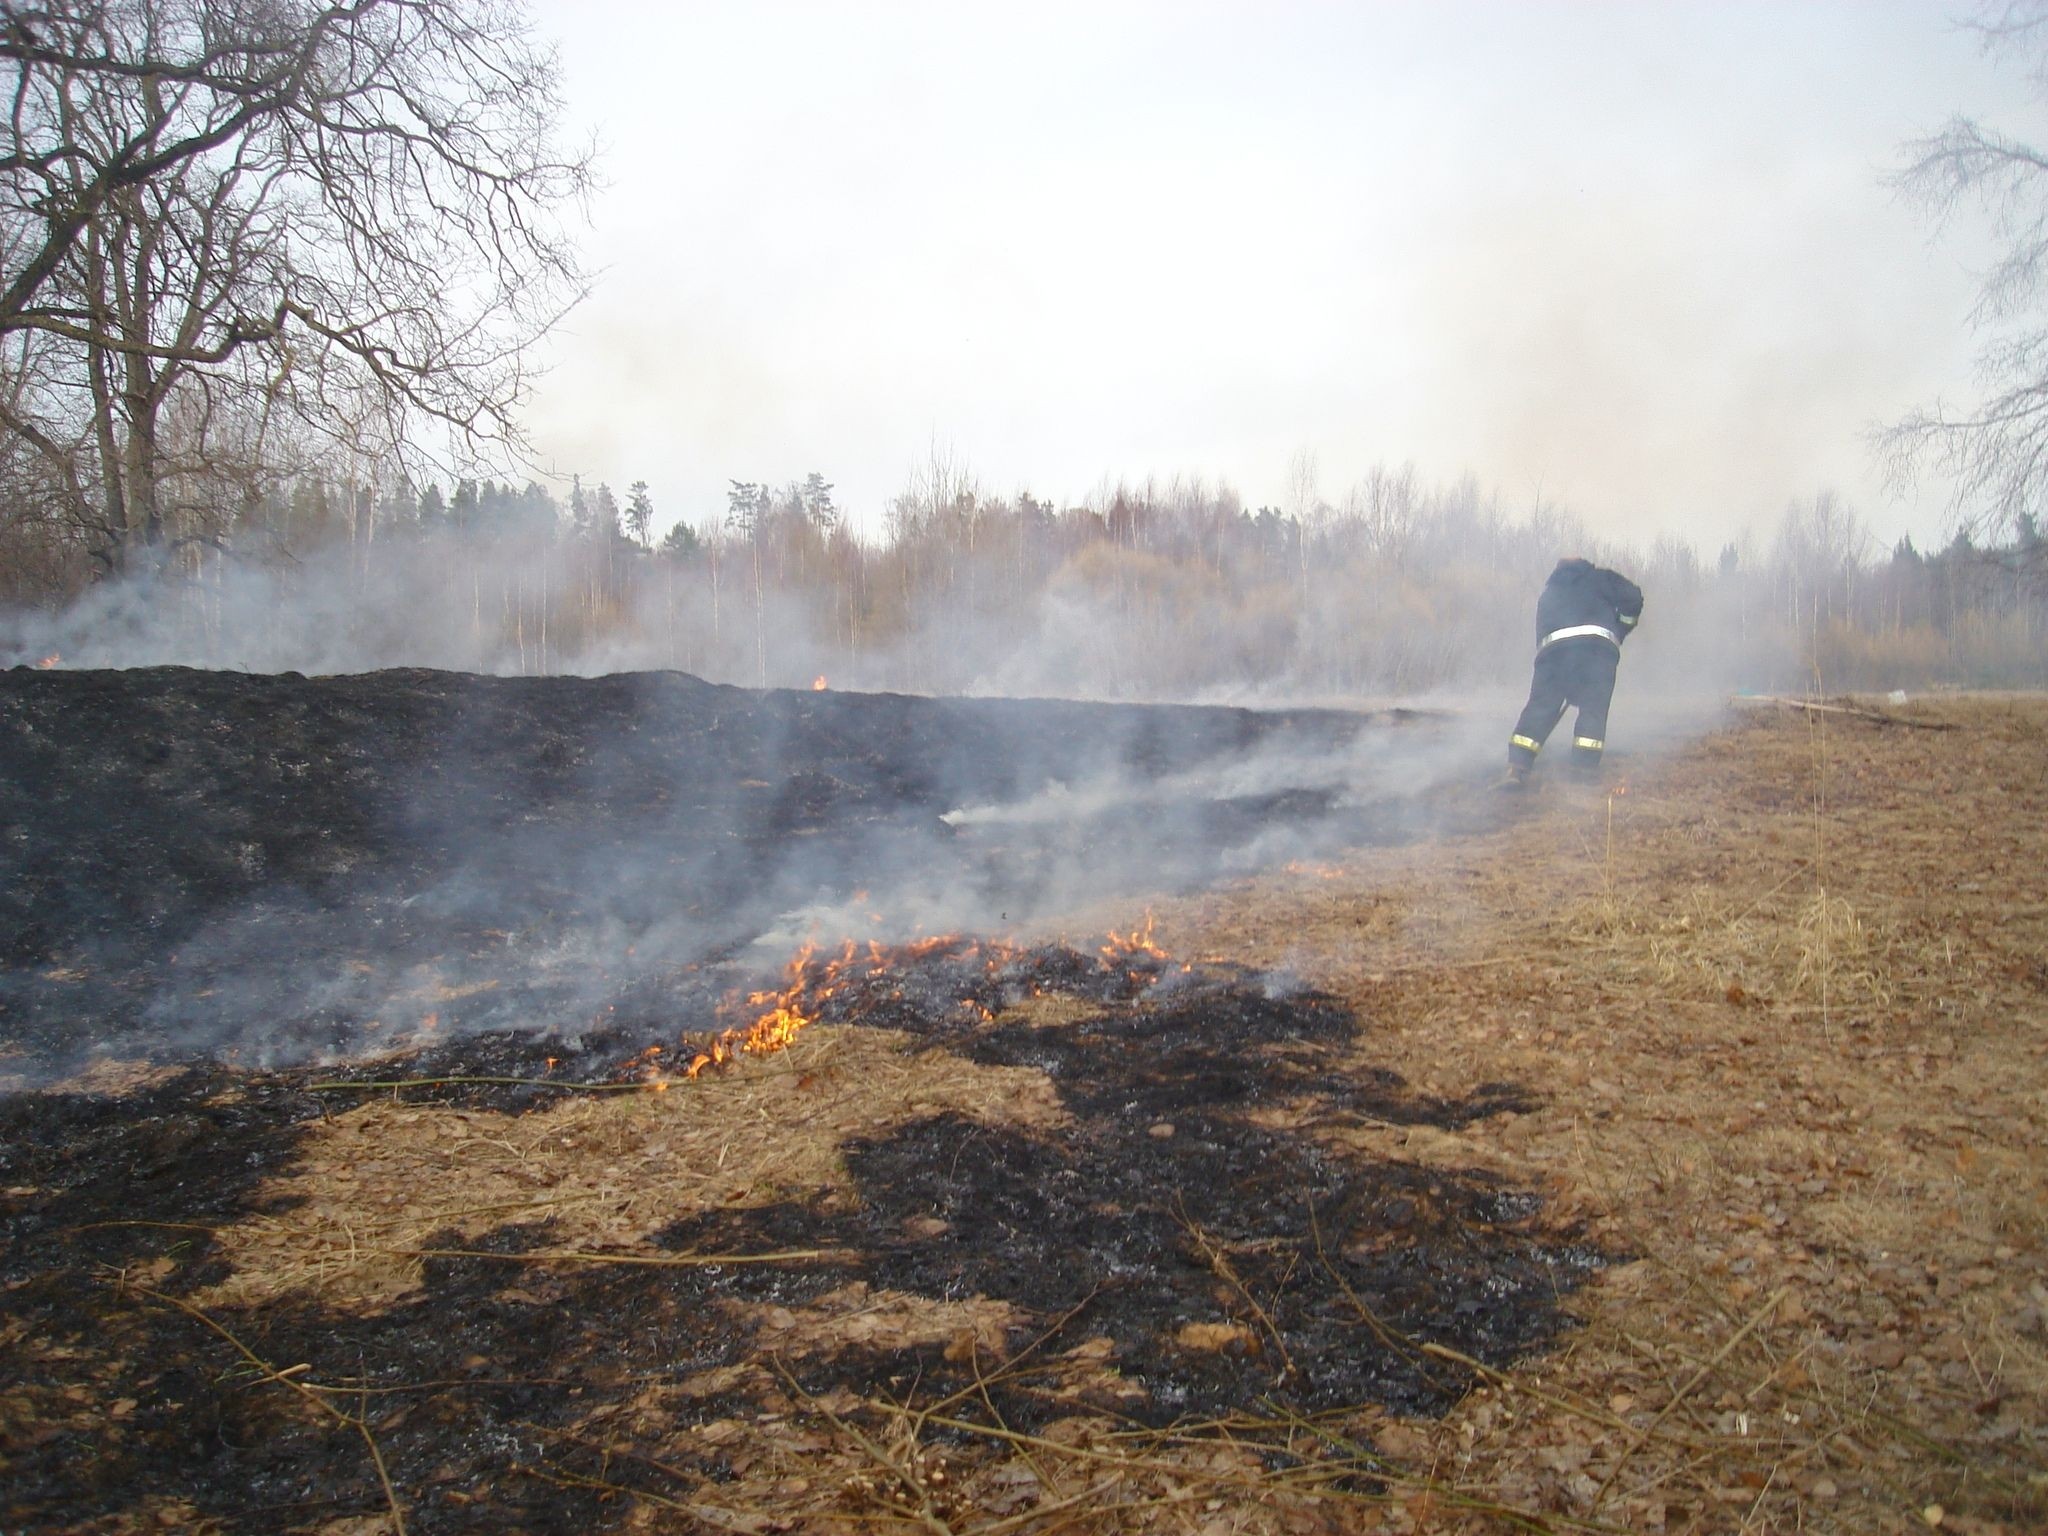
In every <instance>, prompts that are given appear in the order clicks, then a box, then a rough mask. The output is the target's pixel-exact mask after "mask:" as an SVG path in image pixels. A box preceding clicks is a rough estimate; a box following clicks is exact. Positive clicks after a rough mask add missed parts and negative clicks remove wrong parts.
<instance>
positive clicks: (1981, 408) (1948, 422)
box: [1878, 0, 2048, 537]
mask: <svg viewBox="0 0 2048 1536" xmlns="http://www.w3.org/2000/svg"><path fill="white" fill-rule="evenodd" d="M1964 25H1966V26H1968V27H1969V28H1970V29H1971V30H1973V31H1975V32H1976V33H1977V34H1978V36H1979V38H1980V39H1981V41H1982V44H1983V47H1984V49H1985V51H1986V52H1987V53H1990V54H1994V55H2002V56H2006V57H2010V58H2013V59H2015V60H2017V61H2022V62H2024V63H2025V64H2026V66H2027V68H2028V72H2029V74H2030V76H2031V78H2032V80H2033V82H2034V85H2035V88H2036V90H2037V91H2038V92H2040V93H2041V94H2043V95H2044V96H2048V0H2000V3H1997V4H1994V5H1987V6H1986V7H1985V8H1984V9H1983V10H1982V11H1981V12H1980V14H1979V16H1978V17H1977V18H1976V19H1975V20H1972V21H1968V22H1965V23H1964ZM1890 180H1891V183H1892V185H1893V186H1894V187H1896V188H1897V189H1898V190H1899V191H1901V192H1902V193H1903V194H1904V195H1906V196H1907V197H1909V198H1911V199H1913V200H1914V201H1915V202H1917V203H1919V204H1920V205H1921V206H1922V207H1924V208H1925V209H1926V210H1927V211H1928V212H1929V214H1930V215H1931V216H1932V217H1933V218H1934V219H1935V220H1936V222H1937V224H1940V223H1945V222H1946V221H1947V220H1948V219H1950V218H1951V217H1953V216H1954V215H1956V214H1957V213H1958V212H1959V211H1961V210H1962V209H1964V208H1968V207H1974V208H1979V209H1981V210H1983V211H1984V212H1986V213H1988V214H1989V216H1990V218H1991V220H1992V224H1993V228H1994V229H1995V231H1996V234H1997V237H1998V239H1999V241H2000V242H2001V245H2002V249H2001V252H2000V255H1999V257H1998V259H1997V260H1996V261H1995V262H1994V263H1993V265H1992V266H1991V268H1990V270H1989V271H1988V272H1986V273H1985V274H1984V277H1983V281H1982V283H1981V285H1980V287H1979V290H1978V296H1977V302H1976V304H1975V306H1974V307H1973V308H1972V310H1971V312H1970V325H1971V328H1972V329H1973V330H1974V331H1975V332H1976V333H1977V334H1978V336H1979V337H1980V338H1981V342H1982V344H1981V346H1980V349H1979V351H1978V354H1977V378H1978V384H1979V390H1980V398H1979V399H1978V400H1977V401H1976V402H1975V403H1974V404H1971V405H1968V406H1965V407H1960V408H1956V407H1951V406H1949V405H1947V404H1945V403H1943V402H1940V401H1937V402H1935V403H1934V404H1933V405H1931V406H1927V407H1923V408H1921V409H1919V410H1916V411H1914V412H1912V413H1911V414H1909V415H1908V416H1906V417H1905V418H1903V419H1902V420H1900V421H1899V422H1897V423H1895V424H1894V425H1892V426H1890V427H1888V428H1885V429H1884V430H1883V431H1881V432H1880V433H1879V434H1878V443H1879V446H1880V448H1881V450H1882V451H1883V452H1884V454H1885V455H1886V458H1887V459H1888V461H1889V465H1890V468H1891V470H1892V472H1893V474H1894V476H1895V477H1897V478H1900V479H1907V478H1910V477H1911V475H1912V474H1913V472H1914V471H1915V470H1916V469H1917V468H1919V467H1920V466H1922V465H1932V466H1934V467H1935V468H1937V469H1938V470H1940V471H1941V472H1942V473H1943V474H1945V475H1946V476H1948V477H1949V478H1950V479H1951V481H1952V482H1953V485H1954V509H1953V510H1954V514H1955V521H1956V524H1957V526H1958V528H1959V529H1960V530H1963V531H1966V532H1970V533H1974V534H1978V535H1988V536H1993V537H1996V536H2001V535H2003V534H2005V533H2007V532H2009V531H2012V530H2015V529H2017V528H2018V527H2020V519H2021V518H2022V517H2024V516H2027V515H2029V514H2032V513H2036V512H2038V511H2039V509H2040V507H2041V505H2042V501H2043V498H2044V494H2048V152H2044V151H2043V150H2041V149H2038V148H2036V147H2034V146H2032V145H2029V144H2025V143H2022V142H2021V141H2019V140H2017V139H2013V138H2010V137H2008V136H2006V135H2005V134H2003V133H2001V132H1999V131H1997V130H1996V129H1994V128H1990V127H1987V126H1986V125H1984V124H1983V123H1980V122H1978V121H1976V120H1975V119H1973V118H1969V117H1964V116H1957V117H1954V118H1951V119H1950V120H1949V122H1948V123H1947V124H1946V125H1945V126H1944V127H1943V128H1942V129H1941V131H1940V132H1938V133H1935V134H1933V135H1931V136H1929V137H1927V138H1924V139H1917V140H1914V141H1913V142H1911V143H1909V144H1907V145H1906V146H1904V163H1903V164H1902V165H1901V166H1900V167H1899V168H1898V169H1897V170H1896V171H1895V172H1894V173H1893V174H1892V176H1891V178H1890Z"/></svg>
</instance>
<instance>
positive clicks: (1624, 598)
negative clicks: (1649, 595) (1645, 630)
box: [1606, 571, 1643, 639]
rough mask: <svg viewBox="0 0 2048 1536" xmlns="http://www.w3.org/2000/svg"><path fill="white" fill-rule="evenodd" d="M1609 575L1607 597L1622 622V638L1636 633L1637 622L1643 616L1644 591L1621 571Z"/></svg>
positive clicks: (1610, 572)
mask: <svg viewBox="0 0 2048 1536" xmlns="http://www.w3.org/2000/svg"><path fill="white" fill-rule="evenodd" d="M1606 575H1607V596H1608V600H1609V601H1610V602H1612V603H1613V604H1614V612H1615V614H1616V616H1617V617H1619V618H1620V620H1621V633H1622V638H1623V639H1627V638H1628V636H1630V635H1632V634H1634V633H1635V628H1636V624H1637V622H1638V621H1639V620H1640V619H1641V618H1642V616H1643V589H1642V588H1641V587H1639V586H1637V585H1636V584H1635V583H1634V582H1632V581H1630V580H1629V579H1628V578H1627V577H1626V576H1624V575H1622V574H1621V573H1620V572H1619V571H1609V572H1607V573H1606Z"/></svg>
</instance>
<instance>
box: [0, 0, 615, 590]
mask: <svg viewBox="0 0 2048 1536" xmlns="http://www.w3.org/2000/svg"><path fill="white" fill-rule="evenodd" d="M0 58H7V59H11V60H12V61H13V62H14V63H15V64H16V66H17V69H18V71H19V74H18V77H17V80H16V82H15V87H14V90H13V92H12V95H11V101H10V107H11V111H10V113H9V115H8V118H7V120H6V122H5V123H4V124H0V336H4V337H6V338H8V340H9V343H10V347H12V348H13V349H14V350H13V355H15V356H18V357H19V358H20V359H21V360H22V362H23V364H24V367H23V368H22V370H21V371H20V377H21V378H22V379H24V380H25V381H27V384H26V387H23V388H20V389H16V390H11V391H6V392H5V393H4V395H0V429H5V430H7V431H9V432H11V433H12V434H13V435H14V436H16V437H17V438H19V439H20V440H22V441H24V442H26V443H28V444H29V445H30V446H31V447H32V448H33V449H34V450H35V451H36V452H37V453H38V454H39V455H40V456H41V458H42V459H43V460H44V462H45V464H46V466H47V467H48V469H49V472H50V473H51V474H52V475H53V476H56V477H57V478H58V479H59V480H61V479H62V478H63V472H62V470H61V468H60V466H62V465H63V464H66V463H69V464H71V465H73V466H77V468H75V469H74V471H73V475H74V478H75V479H77V480H78V482H79V483H78V484H77V485H76V486H73V487H70V488H68V489H69V491H70V494H69V495H68V498H67V505H68V508H69V511H70V514H71V516H72V517H73V518H74V519H75V520H76V522H77V524H78V525H79V526H80V527H81V528H83V529H85V530H87V532H88V535H89V537H90V538H91V540H92V541H93V543H94V545H95V548H96V552H97V553H98V554H99V555H100V558H101V559H102V561H103V562H104V563H106V564H109V565H112V564H116V563H118V562H119V561H120V560H121V559H122V558H123V557H124V556H125V555H128V554H130V553H132V552H133V551H134V550H136V549H138V548H149V549H153V550H154V549H159V548H161V546H162V545H163V544H164V542H165V539H166V530H167V518H168V517H169V515H170V513H171V511H172V510H173V503H175V504H181V505H186V506H188V508H201V509H203V508H205V507H208V506H212V505H215V504H216V503H217V502H218V501H219V488H218V487H212V488H209V489H204V490H203V492H202V489H201V487H202V482H204V481H206V480H207V479H208V477H209V476H210V475H211V476H213V477H214V478H217V473H216V472H217V470H218V467H219V465H220V464H221V462H222V460H223V458H224V450H225V449H226V448H227V446H228V445H229V444H230V443H233V444H234V445H236V446H237V448H238V449H239V450H240V451H241V452H243V453H244V454H253V455H254V456H255V457H254V460H253V461H252V463H251V464H250V465H249V466H248V472H249V473H251V474H259V475H260V474H261V473H262V472H263V471H266V470H267V471H268V472H269V473H270V474H271V475H272V476H276V475H281V474H285V473H290V472H291V471H292V470H293V469H295V468H297V467H300V465H302V464H303V463H304V462H305V461H306V460H307V459H308V458H311V457H316V456H317V455H318V454H319V453H320V452H321V451H322V449H323V445H330V446H331V445H335V444H339V445H341V446H342V447H343V448H345V450H346V451H347V452H348V453H351V454H360V453H362V452H364V451H366V450H367V451H368V452H370V453H372V454H374V455H377V456H380V457H381V456H383V455H386V454H389V453H390V452H392V451H393V450H394V449H395V448H397V447H399V446H400V445H403V444H404V443H406V442H407V441H408V440H409V439H410V438H411V437H412V436H413V435H415V434H416V433H417V431H418V429H419V427H420V425H421V424H422V423H423V422H430V423H437V424H439V425H440V426H441V427H443V428H445V429H447V430H448V431H449V432H450V433H451V434H452V435H453V437H454V439H455V440H456V442H457V443H458V444H459V445H460V446H462V447H463V448H465V449H468V450H472V451H476V450H481V449H484V448H487V447H490V446H494V445H505V444H512V443H516V442H518V440H519V431H518V426H517V423H516V420H515V411H516V408H517V407H518V405H519V404H520V403H521V401H522V400H523V398H524V396H525V392H526V385H527V375H526V370H525V362H524V358H525V354H526V349H527V347H528V345H529V344H530V343H531V342H532V341H533V340H534V339H536V338H537V337H538V336H539V335H540V334H541V333H542V332H544V331H545V330H546V329H547V328H548V326H549V325H551V324H552V323H553V322H554V321H555V320H556V319H557V318H559V316H560V314H561V313H562V312H563V310H564V309H565V308H566V307H567V306H568V305H569V304H570V303H573V302H574V300H575V299H576V298H577V297H579V296H580V293H581V288H582V282H583V279H582V276H581V273H580V271H579V269H578V266H577V262H576V257H575V254H574V251H573V249H572V248H571V246H570V245H569V243H568V241H567V239H566V237H565V235H564V233H563V230H562V226H561V222H560V215H561V213H562V212H563V210H564V209H565V207H566V206H567V204H568V203H570V202H571V201H572V200H573V199H574V198H576V197H577V196H578V195H579V194H580V193H581V192H582V191H583V189H584V188H585V187H586V186H587V183H588V174H589V172H588V161H587V158H586V157H583V156H580V155H566V154H564V153H562V152H561V151H560V150H559V149H558V148H557V146H556V142H555V138H556V133H555V126H554V125H555V124H556V122H557V121H558V120H559V117H560V114H561V99H560V92H559V88H558V84H557V72H556V66H555V62H554V59H553V57H552V55H551V54H550V53H548V52H547V51H546V50H544V49H542V48H540V47H539V46H538V45H537V44H536V43H535V42H534V40H533V38H532V37H531V35H530V33H529V30H528V27H527V24H526V21H525V19H524V15H523V12H522V10H521V8H520V6H519V5H518V4H516V3H512V0H336V3H329V4H319V3H315V0H59V3H52V4H46V5H40V6H36V5H26V4H20V3H13V0H0ZM167 487H171V488H176V489H178V493H179V494H178V495H177V496H176V497H174V498H172V502H171V503H167V499H166V495H165V492H166V489H167ZM194 526H195V527H197V528H198V529H199V536H205V529H206V527H207V526H208V525H207V523H206V522H205V520H204V519H201V520H200V521H199V522H198V523H197V524H195V525H194ZM187 532H188V534H189V533H190V532H191V530H190V529H188V530H187Z"/></svg>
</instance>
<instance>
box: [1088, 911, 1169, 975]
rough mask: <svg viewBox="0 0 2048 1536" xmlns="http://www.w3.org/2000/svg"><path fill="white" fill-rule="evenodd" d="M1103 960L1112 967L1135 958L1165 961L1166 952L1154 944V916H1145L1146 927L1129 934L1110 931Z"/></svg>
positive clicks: (1147, 914)
mask: <svg viewBox="0 0 2048 1536" xmlns="http://www.w3.org/2000/svg"><path fill="white" fill-rule="evenodd" d="M1101 953H1102V958H1103V959H1105V960H1107V961H1108V962H1109V963H1110V964H1111V965H1122V964H1123V963H1124V962H1125V961H1127V960H1130V959H1131V958H1132V957H1134V956H1143V957H1144V958H1146V959H1148V960H1164V959H1165V958H1166V951H1165V950H1163V949H1161V948H1160V947H1159V946H1158V945H1157V944H1154V943H1153V942H1152V914H1151V913H1150V912H1147V913H1146V914H1145V926H1144V927H1143V928H1133V929H1132V930H1131V931H1130V932H1129V933H1118V932H1117V931H1116V930H1115V929H1114V928H1112V929H1110V930H1109V942H1108V943H1106V944H1104V945H1103V946H1102V951H1101Z"/></svg>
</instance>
